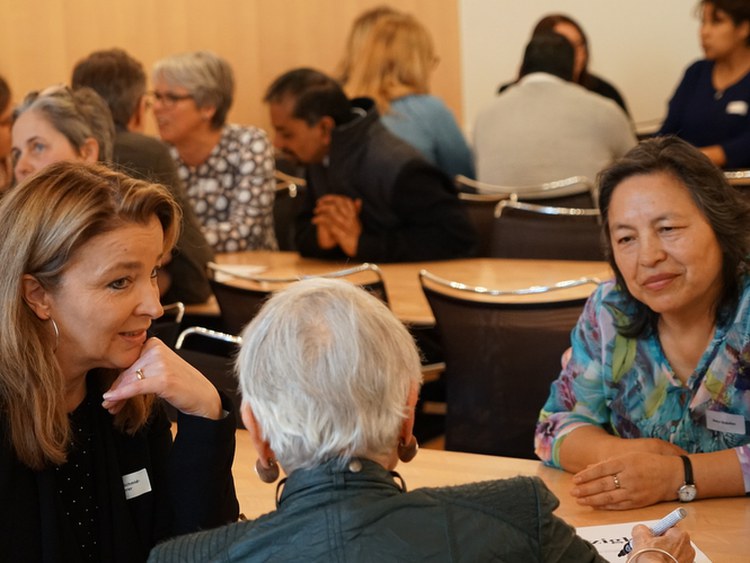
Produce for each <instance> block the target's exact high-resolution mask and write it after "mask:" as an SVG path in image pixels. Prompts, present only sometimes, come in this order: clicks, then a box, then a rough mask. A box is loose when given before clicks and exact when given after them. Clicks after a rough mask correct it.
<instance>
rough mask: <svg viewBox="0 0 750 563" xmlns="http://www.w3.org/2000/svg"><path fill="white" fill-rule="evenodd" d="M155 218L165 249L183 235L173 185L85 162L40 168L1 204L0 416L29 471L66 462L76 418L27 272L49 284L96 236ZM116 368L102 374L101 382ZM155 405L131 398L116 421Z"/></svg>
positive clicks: (124, 425)
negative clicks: (29, 300)
mask: <svg viewBox="0 0 750 563" xmlns="http://www.w3.org/2000/svg"><path fill="white" fill-rule="evenodd" d="M154 216H156V217H157V218H158V219H159V221H160V223H161V225H162V228H163V230H164V241H165V243H164V244H165V252H166V251H168V250H169V249H171V247H172V246H173V245H174V242H175V240H176V239H177V235H178V231H179V225H180V216H181V211H180V208H179V206H178V205H177V203H176V202H175V201H174V199H173V198H172V196H171V195H170V194H169V192H168V191H167V190H166V188H164V187H163V186H160V185H158V184H150V183H148V182H143V181H140V180H134V179H132V178H130V177H128V176H125V175H124V174H120V173H118V172H113V171H111V170H109V169H108V168H106V167H104V166H102V165H99V164H85V163H79V162H58V163H56V164H53V165H51V166H49V167H47V168H45V169H43V170H42V171H41V172H40V173H39V174H36V175H34V176H32V177H31V178H29V179H28V180H27V181H25V182H23V183H21V184H20V185H18V186H17V187H16V188H14V189H12V190H11V191H10V192H9V193H8V194H6V196H5V197H4V198H3V200H2V202H1V203H0V240H2V241H3V244H2V245H0V264H2V265H3V270H2V273H0V302H1V303H2V304H3V307H2V308H0V416H2V418H3V419H4V420H5V424H6V425H7V428H8V430H9V435H10V442H11V445H12V447H13V450H14V451H15V453H16V455H17V457H18V459H19V460H20V461H21V462H22V463H24V464H25V465H27V466H29V467H31V468H32V469H35V470H39V469H41V468H43V467H44V466H45V465H48V464H49V463H54V464H61V463H64V462H65V459H66V456H67V447H68V443H69V439H70V425H69V422H68V413H67V410H66V405H65V392H64V381H63V376H62V373H61V372H60V367H59V365H58V363H57V360H56V358H55V354H54V347H55V342H54V336H53V335H52V334H53V333H52V331H51V330H50V328H49V327H48V326H46V321H42V320H41V319H39V318H38V317H37V316H36V314H34V312H33V311H32V310H31V308H30V307H29V306H28V305H27V304H26V302H25V301H24V299H23V286H22V278H23V276H24V275H26V274H29V275H32V276H34V277H35V278H36V279H37V280H38V281H39V283H40V284H41V285H42V287H44V288H45V289H48V290H52V289H54V288H55V287H57V286H58V285H59V284H60V283H61V280H62V277H63V276H64V275H65V270H66V267H67V265H68V263H69V262H70V260H71V259H72V258H73V257H74V256H75V255H76V252H77V251H78V250H79V249H80V248H82V247H83V246H85V245H86V244H87V243H88V242H89V241H90V240H91V239H93V238H94V237H96V236H99V235H101V234H104V233H108V232H112V231H114V230H116V229H118V228H120V227H122V226H124V225H127V224H131V223H136V224H143V225H146V224H148V222H149V220H150V219H151V218H152V217H154ZM116 376H117V374H116V373H115V372H113V371H107V372H106V373H102V379H101V381H102V385H106V386H108V385H109V384H110V383H111V381H112V380H113V379H114V378H115V377H116ZM105 388H106V387H105ZM152 403H153V397H151V396H138V397H134V398H132V399H130V400H128V401H127V403H126V405H125V406H124V408H123V409H122V410H121V411H120V412H119V413H118V414H117V415H116V416H115V426H116V427H117V428H118V429H120V430H122V431H125V432H129V433H133V432H135V431H136V430H138V429H139V428H140V427H142V426H143V425H144V424H145V422H146V420H147V419H148V416H149V414H150V412H151V406H152Z"/></svg>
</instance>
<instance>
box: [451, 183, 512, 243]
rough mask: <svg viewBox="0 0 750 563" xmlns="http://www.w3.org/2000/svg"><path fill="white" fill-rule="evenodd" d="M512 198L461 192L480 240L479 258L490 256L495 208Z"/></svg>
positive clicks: (460, 198)
mask: <svg viewBox="0 0 750 563" xmlns="http://www.w3.org/2000/svg"><path fill="white" fill-rule="evenodd" d="M508 197H510V196H509V195H502V194H472V193H466V192H459V193H458V199H459V201H461V203H462V205H463V206H464V209H465V210H466V214H467V215H468V217H469V221H470V222H471V224H472V226H473V227H474V231H475V232H476V233H477V238H478V240H479V247H478V249H477V256H489V255H490V245H491V243H492V223H493V222H494V219H495V207H496V206H497V204H498V203H500V202H501V201H502V200H504V199H507V198H508Z"/></svg>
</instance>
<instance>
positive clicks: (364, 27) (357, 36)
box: [336, 5, 400, 85]
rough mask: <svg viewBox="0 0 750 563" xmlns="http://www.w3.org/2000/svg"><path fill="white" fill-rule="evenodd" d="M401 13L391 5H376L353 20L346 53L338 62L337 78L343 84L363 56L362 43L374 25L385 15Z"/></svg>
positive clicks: (345, 49) (345, 47)
mask: <svg viewBox="0 0 750 563" xmlns="http://www.w3.org/2000/svg"><path fill="white" fill-rule="evenodd" d="M398 13H400V12H399V11H398V10H396V9H394V8H391V7H390V6H385V5H382V6H375V7H374V8H371V9H369V10H365V11H364V12H362V13H361V14H360V15H359V16H357V19H355V20H354V21H353V22H352V27H351V29H350V30H349V35H347V37H346V45H345V46H344V53H343V55H342V56H341V60H340V61H339V64H338V69H337V71H336V79H337V80H338V81H339V82H340V83H341V84H342V85H346V83H347V82H348V81H349V75H350V73H351V68H352V66H353V65H354V63H355V62H356V61H357V60H358V59H359V57H360V56H361V54H360V53H361V51H362V45H363V44H364V43H365V40H366V39H367V36H368V35H369V33H370V31H371V30H372V28H373V26H374V25H375V23H377V21H378V20H379V19H380V18H382V17H383V16H388V15H392V14H398Z"/></svg>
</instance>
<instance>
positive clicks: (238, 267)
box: [214, 264, 268, 282]
mask: <svg viewBox="0 0 750 563" xmlns="http://www.w3.org/2000/svg"><path fill="white" fill-rule="evenodd" d="M267 269H268V268H267V267H266V266H260V265H258V264H218V265H217V266H216V268H215V270H214V272H215V273H214V276H215V277H216V281H219V282H226V281H231V280H232V277H233V276H236V277H240V278H242V277H252V276H257V275H258V274H262V273H263V272H265V271H266V270H267Z"/></svg>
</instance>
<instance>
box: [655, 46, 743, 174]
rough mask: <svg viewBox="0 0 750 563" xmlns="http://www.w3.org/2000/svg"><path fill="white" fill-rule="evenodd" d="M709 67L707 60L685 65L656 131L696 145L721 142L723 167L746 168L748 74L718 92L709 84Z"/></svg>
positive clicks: (710, 70) (712, 66) (711, 67)
mask: <svg viewBox="0 0 750 563" xmlns="http://www.w3.org/2000/svg"><path fill="white" fill-rule="evenodd" d="M713 68H714V63H713V61H708V60H701V61H698V62H695V63H693V64H692V65H691V66H690V67H688V69H687V70H686V71H685V76H684V77H683V78H682V82H680V85H679V86H678V87H677V90H676V91H675V93H674V95H673V96H672V99H671V100H670V101H669V113H668V114H667V118H666V120H665V121H664V123H663V124H662V126H661V129H660V130H659V133H658V134H659V135H666V134H673V135H677V136H678V137H680V138H682V139H684V140H686V141H688V142H689V143H691V144H693V145H695V146H696V147H707V146H711V145H721V148H722V149H724V153H725V154H726V157H727V162H726V164H725V167H726V168H749V167H750V111H749V110H750V73H748V74H746V75H745V76H743V77H742V78H741V79H740V80H739V81H738V82H736V83H734V84H732V85H731V86H730V87H729V88H727V89H726V90H723V91H721V90H716V88H714V86H713V82H712V80H711V75H712V73H713Z"/></svg>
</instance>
